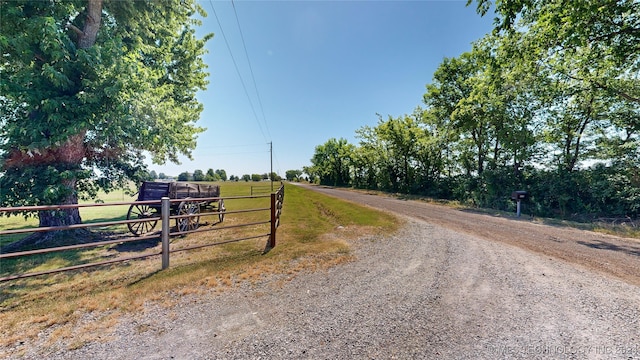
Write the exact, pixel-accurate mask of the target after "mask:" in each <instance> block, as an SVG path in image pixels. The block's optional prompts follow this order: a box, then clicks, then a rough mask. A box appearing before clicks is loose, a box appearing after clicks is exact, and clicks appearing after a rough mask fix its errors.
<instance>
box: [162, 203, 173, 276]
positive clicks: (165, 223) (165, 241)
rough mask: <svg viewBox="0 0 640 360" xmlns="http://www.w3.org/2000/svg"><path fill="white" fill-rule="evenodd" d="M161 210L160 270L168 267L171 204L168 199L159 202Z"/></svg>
mask: <svg viewBox="0 0 640 360" xmlns="http://www.w3.org/2000/svg"><path fill="white" fill-rule="evenodd" d="M161 204H162V210H161V213H160V217H161V219H162V270H164V269H166V268H168V267H169V231H170V230H169V213H170V212H171V203H170V201H169V198H168V197H163V198H162V200H161Z"/></svg>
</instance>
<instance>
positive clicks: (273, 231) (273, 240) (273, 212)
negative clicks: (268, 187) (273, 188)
mask: <svg viewBox="0 0 640 360" xmlns="http://www.w3.org/2000/svg"><path fill="white" fill-rule="evenodd" d="M276 210H277V209H276V193H271V234H270V236H269V245H268V246H267V247H268V248H270V249H273V248H274V247H276Z"/></svg>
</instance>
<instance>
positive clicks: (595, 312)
mask: <svg viewBox="0 0 640 360" xmlns="http://www.w3.org/2000/svg"><path fill="white" fill-rule="evenodd" d="M315 189H316V190H318V191H323V192H327V193H329V194H331V195H334V196H339V197H344V198H347V199H349V200H350V201H354V202H359V203H364V204H370V205H372V206H376V207H381V208H383V209H385V210H386V211H391V212H394V213H396V214H398V215H400V216H403V217H405V218H406V219H407V223H406V226H404V227H403V228H402V230H401V231H399V232H398V233H397V234H393V235H391V236H383V235H380V236H377V237H371V238H363V239H360V240H357V241H355V242H354V244H353V248H354V250H353V251H354V255H356V257H357V260H356V261H353V262H350V263H346V264H342V265H338V266H335V267H332V268H330V269H328V270H324V271H318V272H314V273H307V274H302V275H299V276H297V277H295V278H294V279H293V280H291V281H288V282H282V281H265V282H263V283H260V284H257V285H252V286H247V287H243V288H240V289H236V290H234V291H229V292H226V293H222V294H219V295H211V296H189V297H185V298H184V299H183V301H182V303H181V304H180V306H178V307H177V308H175V309H171V310H164V309H153V308H149V309H148V311H146V312H145V314H144V315H140V316H139V317H137V318H135V319H134V318H132V319H127V320H126V321H123V322H122V323H121V324H120V325H119V326H118V328H117V330H116V331H115V333H114V335H113V337H112V339H111V340H109V341H106V342H102V343H91V344H88V345H86V346H84V347H82V348H80V349H77V350H73V351H66V350H65V351H62V350H56V349H50V350H49V353H48V354H46V357H47V358H52V359H89V358H91V359H130V358H137V359H640V291H639V290H640V289H639V285H640V270H639V268H640V243H638V241H636V240H632V239H621V238H616V237H613V236H607V235H601V234H596V233H591V232H586V231H579V230H572V229H564V228H557V227H550V226H544V225H539V224H534V223H532V222H531V221H527V220H516V219H504V218H499V217H493V216H488V215H479V214H474V213H469V212H463V211H457V210H452V209H449V208H445V207H441V206H436V205H430V204H425V203H421V202H413V201H403V200H397V199H393V198H388V197H375V196H371V195H364V194H361V193H355V192H349V191H340V190H335V189H324V188H315ZM29 356H30V355H29ZM27 357H28V356H27ZM33 357H34V358H35V357H36V356H35V355H34V356H33Z"/></svg>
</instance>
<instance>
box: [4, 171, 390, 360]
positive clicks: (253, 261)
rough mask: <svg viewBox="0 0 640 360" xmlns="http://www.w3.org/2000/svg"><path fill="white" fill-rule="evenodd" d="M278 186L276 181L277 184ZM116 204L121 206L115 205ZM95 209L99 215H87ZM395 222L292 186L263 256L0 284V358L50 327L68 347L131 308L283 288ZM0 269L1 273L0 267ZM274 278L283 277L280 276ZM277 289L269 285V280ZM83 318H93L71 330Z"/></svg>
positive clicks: (213, 236) (200, 237)
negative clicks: (257, 286) (257, 284)
mask: <svg viewBox="0 0 640 360" xmlns="http://www.w3.org/2000/svg"><path fill="white" fill-rule="evenodd" d="M252 184H255V183H243V182H239V183H228V182H227V183H222V184H221V192H222V195H223V196H245V195H249V193H250V186H251V185H252ZM278 185H279V184H278ZM118 201H121V199H118ZM226 206H227V209H228V210H229V211H232V210H237V209H240V208H246V207H265V206H266V207H268V206H269V198H262V199H237V200H229V201H228V202H227V204H226ZM97 209H104V208H97ZM121 216H122V214H121V213H119V212H117V211H114V212H111V213H108V214H106V213H102V212H95V213H93V214H92V215H91V214H88V215H86V219H85V221H91V220H94V219H96V218H99V219H106V218H109V217H121ZM268 218H269V214H268V212H266V211H263V212H260V213H249V214H231V213H230V214H228V215H227V217H226V218H225V221H224V223H223V224H217V225H213V228H215V227H216V226H226V225H233V224H239V223H244V222H246V221H253V220H260V219H264V220H266V219H268ZM397 227H398V220H397V219H395V218H393V217H391V216H389V215H388V214H385V213H381V212H378V211H375V210H372V209H370V208H366V207H361V206H358V205H355V204H352V203H348V202H344V201H341V200H338V199H335V198H332V197H327V196H324V195H322V194H319V193H316V192H313V191H309V190H307V189H304V188H301V187H297V186H295V185H286V188H285V198H284V207H283V213H282V219H281V226H280V228H279V229H278V230H277V244H276V247H275V248H273V249H271V250H270V251H269V252H267V253H264V249H265V245H266V242H267V238H266V237H261V238H259V239H256V240H247V241H242V242H238V243H231V244H227V245H221V246H215V247H208V248H204V249H200V250H190V251H184V252H178V253H172V254H171V259H170V261H171V266H170V267H169V269H167V270H160V267H161V261H160V258H159V257H153V258H150V259H147V260H139V261H131V262H126V263H120V264H115V265H110V266H103V267H100V268H92V269H88V270H78V271H72V272H66V273H61V274H55V275H50V276H39V277H34V278H28V279H21V280H17V281H10V282H4V283H0V334H3V336H2V337H0V353H2V351H1V350H2V347H3V346H7V345H8V344H12V343H15V342H16V341H29V340H30V339H35V338H36V337H37V336H38V334H39V333H41V332H42V331H44V330H45V329H46V328H49V327H52V326H54V327H55V328H56V329H57V330H56V331H55V332H54V333H53V334H51V336H50V338H49V339H47V340H48V341H50V342H51V343H53V342H55V341H58V340H59V341H62V342H66V343H68V344H69V346H70V347H74V346H80V345H81V344H82V343H84V342H87V341H91V340H95V339H97V338H98V336H101V337H104V336H108V333H109V330H110V329H111V328H112V327H113V324H114V322H115V321H117V319H118V317H119V316H120V315H122V314H126V313H133V312H137V311H141V310H142V309H143V305H144V304H145V303H155V304H157V305H159V306H164V307H167V308H170V307H171V306H173V305H174V304H175V301H176V300H175V299H176V298H180V296H177V297H176V296H171V294H174V295H175V294H177V295H187V294H201V293H202V294H204V293H210V292H217V291H225V289H228V288H230V287H234V286H237V285H238V284H240V283H247V282H249V283H251V282H254V281H260V280H262V279H265V278H268V277H270V276H272V275H279V276H278V277H276V278H275V279H278V280H275V281H278V282H281V281H287V280H288V279H290V278H292V277H293V276H295V274H297V273H299V272H301V271H313V270H315V269H320V268H325V267H328V266H333V265H335V264H339V263H342V262H345V261H350V260H351V259H352V255H351V254H350V247H351V244H352V241H354V239H358V238H361V237H363V236H367V235H375V234H381V233H390V232H393V231H395V230H396V229H397ZM268 230H269V229H268V225H265V226H262V227H260V226H257V227H251V228H239V229H227V230H219V231H212V232H204V233H196V234H191V235H189V236H186V237H181V238H174V239H172V241H171V247H172V249H175V248H183V247H187V246H193V245H198V244H204V243H211V242H216V241H221V240H224V239H228V238H237V237H244V236H252V235H255V234H264V233H266V232H268ZM154 249H155V250H157V249H158V245H155V244H151V245H150V247H149V248H147V249H142V250H126V249H120V248H118V247H117V246H109V247H102V248H98V249H92V250H85V251H69V252H65V253H64V254H60V255H58V256H51V257H49V258H47V257H44V258H40V259H39V260H38V259H36V260H33V259H32V260H29V259H25V260H23V261H21V262H20V263H19V264H16V265H15V268H16V269H18V268H19V269H20V271H25V272H31V271H34V270H37V269H44V268H48V267H58V266H66V265H69V264H72V263H73V262H77V261H79V262H84V261H93V260H97V259H104V258H105V257H115V256H127V255H131V254H138V253H141V252H142V251H153V250H154ZM0 267H3V266H0ZM283 275H284V277H283ZM276 285H277V283H276ZM86 312H93V314H94V316H95V317H96V318H97V319H98V320H96V321H94V322H92V323H91V324H90V325H86V326H84V327H83V326H78V323H79V321H80V319H81V318H82V316H83V314H84V313H86Z"/></svg>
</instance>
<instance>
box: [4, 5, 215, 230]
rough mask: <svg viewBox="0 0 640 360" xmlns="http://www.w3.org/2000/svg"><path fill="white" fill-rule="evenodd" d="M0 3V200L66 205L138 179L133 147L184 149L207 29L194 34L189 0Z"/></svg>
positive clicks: (168, 156)
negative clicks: (203, 33) (196, 34)
mask: <svg viewBox="0 0 640 360" xmlns="http://www.w3.org/2000/svg"><path fill="white" fill-rule="evenodd" d="M0 7H1V12H2V19H1V21H0V47H1V48H2V54H3V57H2V63H1V64H0V94H2V95H1V96H0V102H1V103H2V104H1V105H2V106H0V122H1V123H2V126H1V127H0V174H1V177H0V204H2V205H13V206H17V205H42V204H61V203H76V202H77V199H78V196H80V197H83V196H86V197H91V196H94V195H95V194H96V192H97V190H98V189H100V188H102V189H104V190H106V191H109V190H111V189H112V188H113V187H118V186H125V185H126V183H127V181H128V180H133V181H134V182H138V181H139V180H141V179H142V178H143V177H144V175H145V174H146V171H145V165H144V163H143V159H144V155H143V152H146V153H148V154H150V155H151V157H152V159H153V161H154V162H155V163H164V162H166V161H173V162H177V161H178V155H179V154H185V155H187V156H190V153H191V150H192V149H193V148H194V147H195V144H196V135H197V134H198V133H200V132H202V131H203V130H204V129H202V128H200V127H198V126H196V125H195V122H196V121H197V120H198V118H199V116H200V112H201V111H202V105H201V104H200V103H199V102H198V101H197V99H196V96H195V95H196V92H197V91H198V90H201V89H204V88H205V86H206V84H207V81H206V76H207V73H206V72H205V68H206V66H205V64H204V63H203V61H202V55H203V54H204V52H205V48H204V46H205V42H206V41H207V40H208V39H209V38H210V37H211V35H207V36H206V37H205V38H203V39H197V38H196V36H195V31H194V26H196V25H198V21H196V20H195V19H194V18H193V16H194V15H195V14H196V13H197V12H200V13H201V14H203V15H204V13H203V12H202V11H201V9H200V8H199V6H198V5H197V4H196V3H195V2H194V1H192V0H167V1H113V0H111V1H109V0H104V1H103V0H75V1H63V2H50V1H18V0H12V1H1V2H0ZM76 215H77V214H76ZM72 217H73V216H72ZM79 221H80V219H79V216H77V217H76V218H72V219H71V220H69V221H61V222H58V224H62V223H67V224H69V223H75V222H79ZM41 223H42V221H41ZM54 223H55V221H54Z"/></svg>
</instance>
